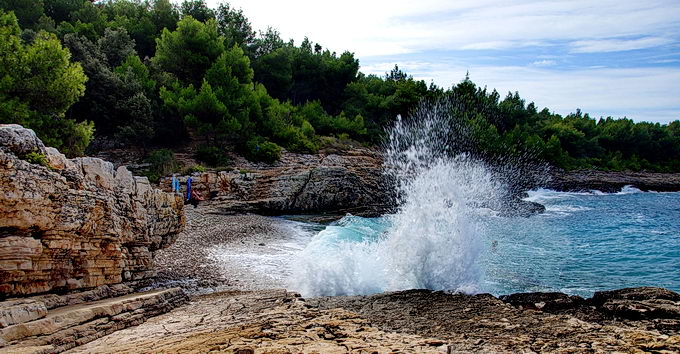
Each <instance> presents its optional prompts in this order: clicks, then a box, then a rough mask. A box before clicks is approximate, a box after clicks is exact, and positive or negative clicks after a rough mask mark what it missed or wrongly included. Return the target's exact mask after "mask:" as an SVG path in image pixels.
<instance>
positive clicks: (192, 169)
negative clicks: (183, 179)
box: [183, 165, 206, 175]
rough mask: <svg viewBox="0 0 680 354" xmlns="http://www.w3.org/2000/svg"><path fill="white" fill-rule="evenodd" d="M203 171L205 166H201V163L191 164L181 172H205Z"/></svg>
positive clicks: (186, 173) (187, 173)
mask: <svg viewBox="0 0 680 354" xmlns="http://www.w3.org/2000/svg"><path fill="white" fill-rule="evenodd" d="M205 171H206V169H205V167H203V166H201V165H193V166H191V167H189V168H187V169H186V170H184V173H183V174H185V175H190V174H192V173H194V172H199V173H203V172H205Z"/></svg>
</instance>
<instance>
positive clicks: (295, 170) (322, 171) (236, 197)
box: [160, 150, 394, 215]
mask: <svg viewBox="0 0 680 354" xmlns="http://www.w3.org/2000/svg"><path fill="white" fill-rule="evenodd" d="M179 179H180V182H181V184H182V186H185V185H186V181H187V179H188V176H182V177H179ZM192 181H193V184H192V188H193V189H195V190H197V191H198V192H199V193H201V194H202V195H203V196H204V197H206V199H208V200H209V203H210V204H211V205H212V206H214V207H215V208H216V209H218V210H219V211H220V212H226V213H236V212H256V213H262V214H273V215H279V214H286V213H326V212H330V213H340V214H344V213H345V212H351V213H354V214H363V215H377V214H380V213H382V212H384V211H385V210H386V209H389V208H390V207H391V205H392V203H391V202H392V200H393V196H392V193H393V191H394V188H392V187H391V186H390V185H389V183H387V181H386V179H385V176H384V173H383V166H382V157H381V155H380V154H379V153H377V152H375V151H371V150H356V151H352V152H351V153H347V154H345V155H335V154H331V155H304V154H293V153H286V154H284V155H283V157H282V159H281V161H279V162H277V163H275V164H273V165H258V164H251V165H249V166H247V168H246V167H244V168H239V169H234V170H228V171H220V172H205V173H200V174H198V173H197V174H194V175H193V176H192ZM160 185H161V188H163V189H164V190H166V191H171V178H164V179H162V180H161V183H160Z"/></svg>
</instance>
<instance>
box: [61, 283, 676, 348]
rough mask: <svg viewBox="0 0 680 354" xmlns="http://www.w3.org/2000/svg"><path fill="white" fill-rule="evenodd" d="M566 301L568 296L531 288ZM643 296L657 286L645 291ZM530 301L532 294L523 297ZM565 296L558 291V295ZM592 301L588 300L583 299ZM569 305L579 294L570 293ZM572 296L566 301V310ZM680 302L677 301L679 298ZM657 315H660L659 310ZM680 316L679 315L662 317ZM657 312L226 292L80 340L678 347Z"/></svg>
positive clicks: (424, 293)
mask: <svg viewBox="0 0 680 354" xmlns="http://www.w3.org/2000/svg"><path fill="white" fill-rule="evenodd" d="M532 296H533V297H534V298H533V299H531V300H530V301H533V300H544V301H548V302H549V301H552V300H551V299H557V300H559V301H561V302H562V303H563V304H565V303H568V302H569V301H567V302H565V301H563V300H564V299H565V298H567V297H566V295H563V294H562V296H560V295H557V294H547V295H545V296H543V297H542V298H539V297H540V296H542V295H538V294H534V295H532ZM645 296H646V297H644V298H640V299H638V300H641V301H642V300H644V301H650V300H653V299H654V298H655V296H656V295H654V294H653V292H646V295H645ZM526 299H527V301H529V298H526ZM560 299H561V300H560ZM584 301H588V300H584ZM570 303H572V304H573V306H577V307H578V305H579V304H580V302H579V301H572V302H570ZM573 306H572V305H564V306H561V307H555V308H560V309H562V310H564V309H566V308H567V307H572V308H573ZM675 306H676V308H677V307H678V306H680V304H676V305H675ZM655 320H658V319H655ZM665 320H667V321H675V322H676V323H677V322H680V317H677V316H676V317H674V318H672V319H665ZM650 321H654V320H651V319H648V320H636V321H625V322H622V321H620V320H614V319H598V320H583V319H580V318H578V317H576V316H573V315H567V314H553V313H549V312H546V311H541V310H537V309H536V308H531V309H530V308H518V307H514V306H512V305H511V304H509V303H505V302H503V301H502V300H500V299H498V298H495V297H493V296H491V295H488V294H480V295H463V294H447V293H443V292H432V291H428V290H408V291H401V292H394V293H383V294H376V295H371V296H351V297H346V296H339V297H324V298H312V299H303V298H300V297H299V296H298V295H296V294H295V293H290V292H286V291H283V290H278V291H277V290H268V291H256V292H240V291H235V292H224V293H215V294H211V295H207V296H202V297H198V298H196V299H194V300H193V301H192V302H191V303H190V305H188V306H185V307H182V308H178V309H175V310H174V311H172V312H171V313H168V314H165V315H161V316H159V317H156V318H153V319H150V320H149V321H147V322H146V323H144V324H142V325H140V326H139V327H136V328H130V329H126V330H122V331H119V332H116V333H114V334H112V335H109V336H107V337H104V338H101V339H98V340H95V341H93V342H91V343H88V344H86V345H84V346H81V347H78V348H75V349H74V350H73V352H86V353H110V352H118V353H134V352H160V353H171V352H192V353H203V352H208V351H219V352H232V353H239V352H241V353H253V352H254V353H270V352H275V353H291V352H293V353H314V352H321V353H345V352H363V353H373V352H377V353H389V352H397V351H399V352H416V353H421V352H439V353H447V352H455V353H470V352H474V353H476V352H493V353H517V352H564V353H572V352H579V353H580V352H642V351H653V352H668V353H671V352H677V351H678V350H680V332H678V330H677V329H665V330H660V329H658V328H654V327H650V326H649V325H648V323H649V322H650Z"/></svg>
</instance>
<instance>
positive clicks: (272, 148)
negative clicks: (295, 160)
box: [246, 137, 281, 163]
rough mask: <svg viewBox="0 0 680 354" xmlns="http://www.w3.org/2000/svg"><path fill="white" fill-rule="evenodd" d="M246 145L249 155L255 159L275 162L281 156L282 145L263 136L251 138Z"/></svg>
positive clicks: (251, 158)
mask: <svg viewBox="0 0 680 354" xmlns="http://www.w3.org/2000/svg"><path fill="white" fill-rule="evenodd" d="M246 147H247V148H248V152H247V157H248V158H249V159H250V160H253V161H262V162H266V163H273V162H275V161H278V160H279V159H280V158H281V147H280V146H278V145H276V144H275V143H272V142H271V141H269V140H267V139H265V138H262V137H255V138H252V139H250V140H249V141H248V142H247V143H246Z"/></svg>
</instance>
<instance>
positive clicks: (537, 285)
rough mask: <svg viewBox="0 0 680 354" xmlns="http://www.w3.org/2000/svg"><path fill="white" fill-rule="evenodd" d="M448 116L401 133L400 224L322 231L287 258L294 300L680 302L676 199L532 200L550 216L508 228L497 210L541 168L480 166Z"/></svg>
mask: <svg viewBox="0 0 680 354" xmlns="http://www.w3.org/2000/svg"><path fill="white" fill-rule="evenodd" d="M450 111H451V110H450V107H447V106H446V105H434V106H427V107H425V106H423V107H421V108H420V109H419V110H417V111H416V112H414V114H413V115H412V118H411V119H410V120H409V121H407V122H406V121H402V120H401V119H398V120H397V121H396V123H395V125H394V126H393V127H392V128H391V129H390V130H389V131H388V133H389V142H388V144H387V146H386V149H385V151H386V153H385V171H386V176H387V177H388V178H389V179H390V180H392V181H394V182H395V183H394V184H395V188H396V195H397V196H398V197H399V198H398V201H397V202H398V205H399V207H398V210H397V212H396V213H394V214H390V215H384V216H382V217H380V218H361V217H358V216H351V215H348V216H346V217H344V218H343V219H341V220H339V221H338V222H336V223H334V224H332V225H329V226H327V227H326V228H324V229H323V230H322V231H320V232H319V233H317V234H316V235H315V236H313V237H312V239H311V241H309V242H308V244H307V245H306V246H305V247H304V249H303V250H302V251H301V252H299V253H297V254H296V255H295V257H294V258H293V260H292V262H291V268H290V269H291V274H290V277H289V281H288V283H289V284H288V285H289V288H292V289H294V290H297V291H300V292H301V293H302V294H303V295H304V296H319V295H355V294H371V293H377V292H383V291H392V290H404V289H419V288H425V289H432V290H447V291H461V292H467V293H479V292H490V293H493V294H496V295H500V294H507V293H513V292H528V291H561V292H565V293H569V294H579V295H585V296H588V295H592V293H593V292H594V291H597V290H604V289H613V288H622V287H631V286H643V285H650V286H661V287H666V288H669V289H672V290H680V193H642V192H640V191H639V190H636V189H634V188H632V187H626V188H624V190H622V191H621V192H620V193H614V194H605V193H600V192H597V191H592V192H586V193H560V192H554V191H548V190H535V191H531V192H529V197H528V198H526V199H527V200H529V201H535V202H538V203H542V204H544V205H545V206H546V212H545V213H543V214H540V215H535V216H531V217H528V218H524V217H504V216H502V215H499V213H498V212H496V211H495V210H502V205H503V203H504V202H505V201H507V197H508V195H511V194H512V193H511V192H509V191H511V190H513V188H512V186H511V183H517V182H518V181H519V182H521V181H522V180H524V179H527V178H533V179H534V180H536V178H535V176H530V175H528V174H527V172H526V171H536V173H538V174H540V172H541V171H540V166H539V168H536V167H534V166H531V168H527V166H526V165H522V159H521V158H520V159H515V160H513V159H511V158H507V159H501V160H500V161H498V162H496V163H494V164H493V165H492V164H490V163H489V162H488V161H487V162H482V161H480V160H479V159H475V158H474V157H473V154H470V153H469V150H466V149H460V148H458V147H460V146H463V147H467V146H474V144H470V141H469V139H470V138H469V137H470V136H471V135H470V134H468V133H467V132H465V130H464V128H462V126H463V125H462V124H456V120H455V117H451V116H448V115H447V114H448V113H447V112H450ZM466 151H468V152H466ZM537 166H538V165H537ZM530 173H531V172H530ZM530 173H529V174H530ZM520 184H521V183H520ZM515 189H516V188H515Z"/></svg>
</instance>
